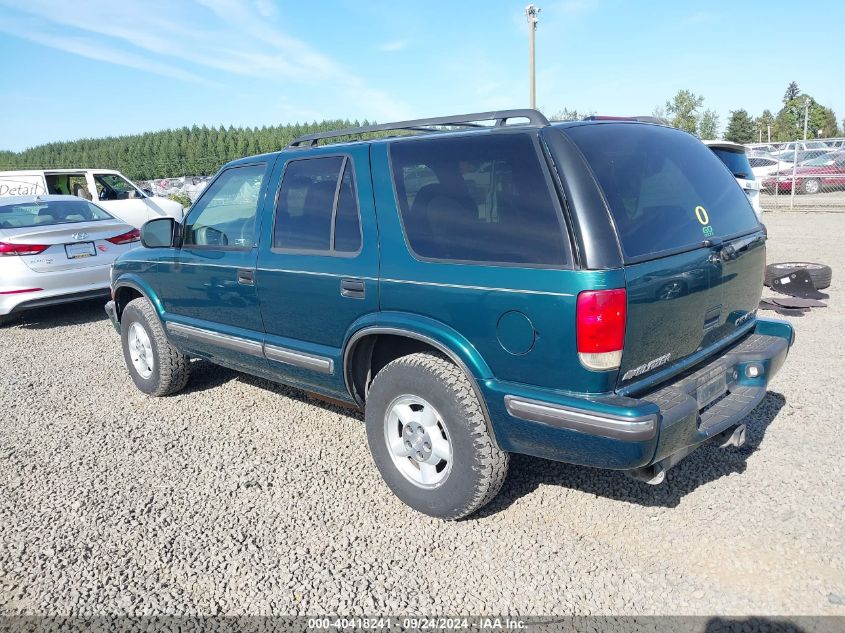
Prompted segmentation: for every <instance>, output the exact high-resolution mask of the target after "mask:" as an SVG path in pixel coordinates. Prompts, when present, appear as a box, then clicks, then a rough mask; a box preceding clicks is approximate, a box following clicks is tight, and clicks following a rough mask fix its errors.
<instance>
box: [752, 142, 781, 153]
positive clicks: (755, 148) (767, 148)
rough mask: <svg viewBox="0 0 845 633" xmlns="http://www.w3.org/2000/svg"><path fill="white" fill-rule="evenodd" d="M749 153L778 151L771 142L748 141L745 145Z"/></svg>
mask: <svg viewBox="0 0 845 633" xmlns="http://www.w3.org/2000/svg"><path fill="white" fill-rule="evenodd" d="M745 147H746V148H748V153H749V154H771V153H772V152H776V151H778V147H777V146H776V145H773V144H771V143H749V144H748V145H746V146H745Z"/></svg>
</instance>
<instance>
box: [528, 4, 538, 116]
mask: <svg viewBox="0 0 845 633" xmlns="http://www.w3.org/2000/svg"><path fill="white" fill-rule="evenodd" d="M539 13H540V7H537V6H535V5H533V4H529V5H528V6H527V7H525V17H526V19H527V20H528V97H529V101H530V103H531V107H532V108H535V109H536V108H537V87H536V84H535V82H534V33H536V32H537V22H539V21H540V18H539Z"/></svg>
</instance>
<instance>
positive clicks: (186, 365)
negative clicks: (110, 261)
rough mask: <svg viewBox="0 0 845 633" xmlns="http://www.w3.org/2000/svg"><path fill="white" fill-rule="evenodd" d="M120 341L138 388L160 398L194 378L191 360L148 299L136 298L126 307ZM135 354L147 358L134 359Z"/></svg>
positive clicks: (128, 367) (181, 387)
mask: <svg viewBox="0 0 845 633" xmlns="http://www.w3.org/2000/svg"><path fill="white" fill-rule="evenodd" d="M144 337H146V338H144ZM120 341H121V344H122V347H123V359H124V360H125V361H126V367H127V369H128V370H129V375H130V376H132V380H133V381H134V382H135V386H136V387H138V389H140V390H141V391H143V392H144V393H146V394H148V395H150V396H156V397H158V396H167V395H170V394H174V393H176V392H178V391H181V390H182V389H184V387H185V385H186V384H187V383H188V378H189V377H190V362H189V359H188V357H187V356H186V355H185V354H183V353H182V352H180V351H179V350H178V349H176V348H175V347H174V346H173V345H171V344H170V342H169V341H168V340H167V337H165V335H164V329H163V328H162V327H161V321H159V319H158V315H157V314H156V311H155V309H154V308H153V306H152V304H151V303H150V302H149V300H147V299H146V298H143V297H140V298H138V299H133V300H132V301H130V302H129V304H128V305H127V306H126V308H124V310H123V315H122V316H121V319H120ZM133 355H134V356H135V357H136V359H138V358H142V359H143V360H133Z"/></svg>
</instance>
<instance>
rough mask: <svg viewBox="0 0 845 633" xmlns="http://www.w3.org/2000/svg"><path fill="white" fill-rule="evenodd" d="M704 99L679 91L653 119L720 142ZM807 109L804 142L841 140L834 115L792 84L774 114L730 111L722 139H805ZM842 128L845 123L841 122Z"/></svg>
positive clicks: (717, 126)
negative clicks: (757, 114)
mask: <svg viewBox="0 0 845 633" xmlns="http://www.w3.org/2000/svg"><path fill="white" fill-rule="evenodd" d="M703 105H704V97H703V96H701V95H697V94H695V93H694V92H691V91H690V90H679V91H678V93H677V94H676V95H675V96H674V97H673V98H672V99H671V100H668V101H666V104H665V105H664V106H661V107H658V108H656V109H655V111H654V116H656V117H658V118H659V119H661V120H663V121H666V122H667V123H668V124H669V125H672V126H674V127H678V128H681V129H682V130H686V131H687V132H690V133H692V134H697V135H698V136H699V137H700V138H708V139H715V138H719V131H720V122H719V116H718V115H717V114H716V113H715V112H714V111H713V110H704V111H702V107H703ZM805 106H806V120H807V138H808V139H813V138H819V137H821V138H830V137H835V136H840V135H841V134H842V131H841V130H840V128H839V126H838V124H837V119H836V114H835V113H834V111H833V110H832V109H830V108H827V107H825V106H823V105H821V104H820V103H818V102H817V101H816V100H815V99H814V98H813V97H812V96H811V95H809V94H806V93H804V92H801V90H800V89H799V88H798V84H797V83H796V82H794V81H792V82H790V84H789V85H788V86H787V88H786V92H785V93H784V95H783V99H782V100H781V107H780V109H779V110H778V112H777V114H773V113H772V111H771V110H769V109H768V108H767V109H765V110H763V112H762V113H761V114H760V115H759V116H757V117H754V116H751V114H749V113H748V111H747V110H745V109H743V108H738V109H736V110H731V112H730V117H729V118H728V123H727V126H726V128H725V133H724V138H725V139H726V140H728V141H733V142H735V143H754V142H764V143H765V142H769V141H771V142H783V141H794V140H798V139H802V138H804V119H805ZM842 127H843V128H845V119H843V121H842Z"/></svg>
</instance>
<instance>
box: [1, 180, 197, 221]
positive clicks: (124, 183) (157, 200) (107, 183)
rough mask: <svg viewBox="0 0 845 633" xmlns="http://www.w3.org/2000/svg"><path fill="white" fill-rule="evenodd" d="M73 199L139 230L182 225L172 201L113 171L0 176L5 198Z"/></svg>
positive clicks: (180, 214) (179, 207) (181, 211)
mask: <svg viewBox="0 0 845 633" xmlns="http://www.w3.org/2000/svg"><path fill="white" fill-rule="evenodd" d="M27 195H29V196H37V195H42V196H43V195H72V196H77V197H79V198H84V199H86V200H94V201H96V202H97V203H98V204H99V205H100V206H101V207H103V208H104V209H105V210H106V211H108V212H109V213H111V214H112V215H114V216H116V217H117V218H119V219H121V220H123V221H124V222H126V223H127V224H131V225H132V226H134V227H135V228H137V229H140V228H141V227H142V226H143V225H144V223H145V222H148V221H149V220H155V219H157V218H167V217H170V218H173V219H174V220H176V221H181V220H182V218H184V216H185V209H184V207H182V205H181V204H179V203H178V202H176V201H174V200H168V199H167V198H162V197H158V196H154V195H152V192H150V191H144V190H142V189H141V188H139V187H138V186H137V185H135V184H134V183H132V182H131V181H130V180H129V179H128V178H126V176H124V175H123V174H121V173H120V172H119V171H115V170H113V169H32V170H27V171H2V172H0V199H2V197H4V196H27Z"/></svg>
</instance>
